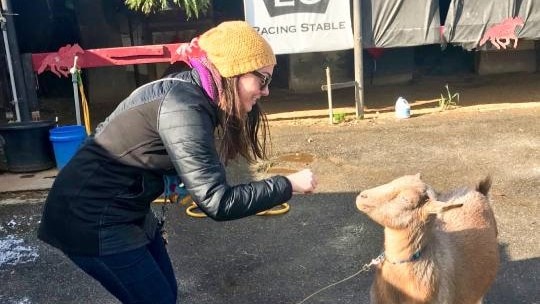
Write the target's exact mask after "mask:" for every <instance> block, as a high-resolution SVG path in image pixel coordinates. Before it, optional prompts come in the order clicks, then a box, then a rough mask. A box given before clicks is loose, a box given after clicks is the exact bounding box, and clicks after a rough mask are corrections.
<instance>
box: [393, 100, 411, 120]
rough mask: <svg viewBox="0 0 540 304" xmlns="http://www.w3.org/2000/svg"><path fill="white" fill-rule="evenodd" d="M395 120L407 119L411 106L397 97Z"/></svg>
mask: <svg viewBox="0 0 540 304" xmlns="http://www.w3.org/2000/svg"><path fill="white" fill-rule="evenodd" d="M395 109H396V118H409V117H411V106H410V105H409V103H408V102H407V100H406V99H405V98H403V97H401V96H400V97H399V98H398V99H397V100H396V106H395Z"/></svg>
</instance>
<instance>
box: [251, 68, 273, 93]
mask: <svg viewBox="0 0 540 304" xmlns="http://www.w3.org/2000/svg"><path fill="white" fill-rule="evenodd" d="M250 74H253V75H255V76H257V78H259V79H260V80H261V87H260V89H261V91H264V89H265V88H266V87H267V86H268V85H269V84H270V82H271V81H272V76H269V75H265V74H263V73H261V72H259V71H253V72H250Z"/></svg>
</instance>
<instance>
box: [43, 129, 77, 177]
mask: <svg viewBox="0 0 540 304" xmlns="http://www.w3.org/2000/svg"><path fill="white" fill-rule="evenodd" d="M49 134H50V136H49V139H50V140H51V143H52V145H53V150H54V158H55V160H56V167H57V168H58V169H62V168H63V167H64V166H65V165H66V164H67V163H68V162H69V160H70V159H71V158H72V157H73V155H75V152H77V150H78V149H79V147H80V146H81V144H82V142H83V141H84V139H85V138H86V130H85V128H84V126H62V127H56V128H52V129H51V130H49Z"/></svg>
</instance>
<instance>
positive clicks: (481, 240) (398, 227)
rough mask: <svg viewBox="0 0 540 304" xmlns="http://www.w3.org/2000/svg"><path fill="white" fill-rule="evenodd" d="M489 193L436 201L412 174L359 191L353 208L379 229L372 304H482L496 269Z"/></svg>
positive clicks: (485, 185)
mask: <svg viewBox="0 0 540 304" xmlns="http://www.w3.org/2000/svg"><path fill="white" fill-rule="evenodd" d="M490 187H491V178H490V177H487V178H485V179H483V180H482V181H480V182H479V183H478V184H477V185H476V187H475V188H474V189H468V188H461V189H458V190H456V191H453V192H452V193H448V194H444V195H440V194H437V193H435V191H434V190H433V189H432V188H431V187H430V186H429V185H427V184H425V183H424V182H423V181H422V180H421V179H420V174H416V175H407V176H403V177H400V178H397V179H395V180H393V181H391V182H390V183H388V184H384V185H381V186H378V187H375V188H372V189H369V190H365V191H362V192H361V193H360V194H359V195H358V196H357V197H356V207H357V208H358V209H359V210H360V211H362V212H364V213H365V214H366V215H368V216H369V217H370V218H371V219H372V220H374V221H375V222H377V223H378V224H380V225H382V226H384V259H383V260H382V262H381V263H380V264H378V265H377V266H376V268H377V269H376V274H375V280H374V282H373V285H372V286H371V303H375V304H383V303H384V304H392V303H400V304H416V303H446V304H473V303H474V304H477V303H482V298H483V296H484V295H485V294H486V292H487V291H488V289H489V287H490V285H491V284H492V283H493V281H494V280H495V276H496V274H497V269H498V267H499V251H498V243H497V226H496V222H495V217H494V215H493V211H492V210H491V207H490V205H489V200H488V192H489V189H490Z"/></svg>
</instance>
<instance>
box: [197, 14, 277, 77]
mask: <svg viewBox="0 0 540 304" xmlns="http://www.w3.org/2000/svg"><path fill="white" fill-rule="evenodd" d="M199 46H200V47H201V49H203V50H204V51H205V52H206V56H207V57H208V59H209V60H210V61H211V62H212V63H213V64H214V66H215V67H216V69H217V70H218V72H219V73H220V74H221V76H222V77H232V76H236V75H241V74H244V73H248V72H251V71H255V70H257V69H260V68H262V67H265V66H268V65H273V64H276V56H275V55H274V52H273V51H272V47H270V44H268V42H267V41H266V40H265V39H264V38H263V37H262V36H261V35H259V33H257V31H256V30H255V29H253V28H252V27H251V25H249V24H248V23H247V22H245V21H226V22H223V23H221V24H219V25H218V26H216V27H214V28H211V29H209V30H208V31H206V32H205V33H203V34H202V35H201V36H200V37H199Z"/></svg>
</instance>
